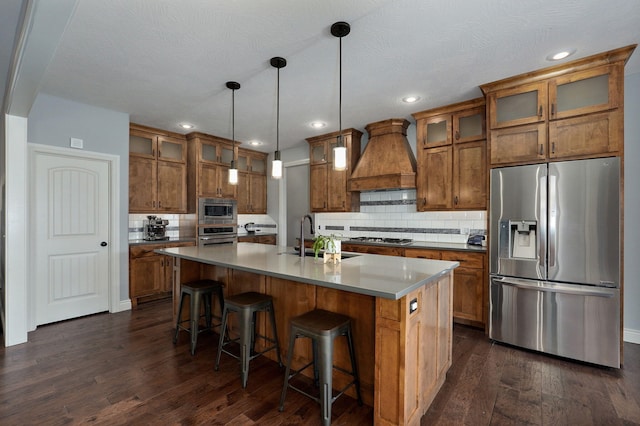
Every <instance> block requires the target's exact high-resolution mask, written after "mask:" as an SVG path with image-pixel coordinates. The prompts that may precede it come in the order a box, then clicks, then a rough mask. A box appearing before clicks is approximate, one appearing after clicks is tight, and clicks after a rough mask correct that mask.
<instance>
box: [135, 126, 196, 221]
mask: <svg viewBox="0 0 640 426" xmlns="http://www.w3.org/2000/svg"><path fill="white" fill-rule="evenodd" d="M186 192H187V141H186V140H185V138H184V136H181V135H178V134H172V133H170V132H166V131H163V130H158V129H152V128H147V127H144V126H140V125H137V124H131V126H130V130H129V212H131V213H154V212H157V213H161V212H164V213H186V212H187V198H186Z"/></svg>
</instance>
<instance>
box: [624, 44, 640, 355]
mask: <svg viewBox="0 0 640 426" xmlns="http://www.w3.org/2000/svg"><path fill="white" fill-rule="evenodd" d="M636 54H638V53H636ZM624 84H625V87H624V102H625V111H624V126H625V127H624V141H625V142H624V151H625V152H624V158H625V162H624V340H626V341H628V342H633V343H640V262H638V260H639V259H640V222H639V221H638V218H640V167H638V160H639V159H640V73H638V74H632V75H627V76H625V82H624Z"/></svg>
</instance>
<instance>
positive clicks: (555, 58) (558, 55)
mask: <svg viewBox="0 0 640 426" xmlns="http://www.w3.org/2000/svg"><path fill="white" fill-rule="evenodd" d="M574 53H576V49H565V50H562V51H560V52H556V53H551V54H550V55H549V56H547V61H559V60H561V59H564V58H567V57H569V56H571V55H573V54H574Z"/></svg>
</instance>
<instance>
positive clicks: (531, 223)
mask: <svg viewBox="0 0 640 426" xmlns="http://www.w3.org/2000/svg"><path fill="white" fill-rule="evenodd" d="M537 224H538V223H537V221H535V220H502V221H500V235H499V237H498V238H499V243H498V257H499V258H500V260H502V259H518V260H520V259H521V260H526V259H531V260H536V259H537V257H536V253H537V252H538V250H537V248H538V247H537V244H538V243H537V241H538V239H537V238H536V231H537Z"/></svg>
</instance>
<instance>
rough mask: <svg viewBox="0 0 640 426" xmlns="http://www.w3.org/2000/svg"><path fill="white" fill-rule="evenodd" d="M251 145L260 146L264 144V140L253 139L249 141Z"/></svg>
mask: <svg viewBox="0 0 640 426" xmlns="http://www.w3.org/2000/svg"><path fill="white" fill-rule="evenodd" d="M249 145H251V146H260V145H262V142H260V141H257V140H252V141H249Z"/></svg>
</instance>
